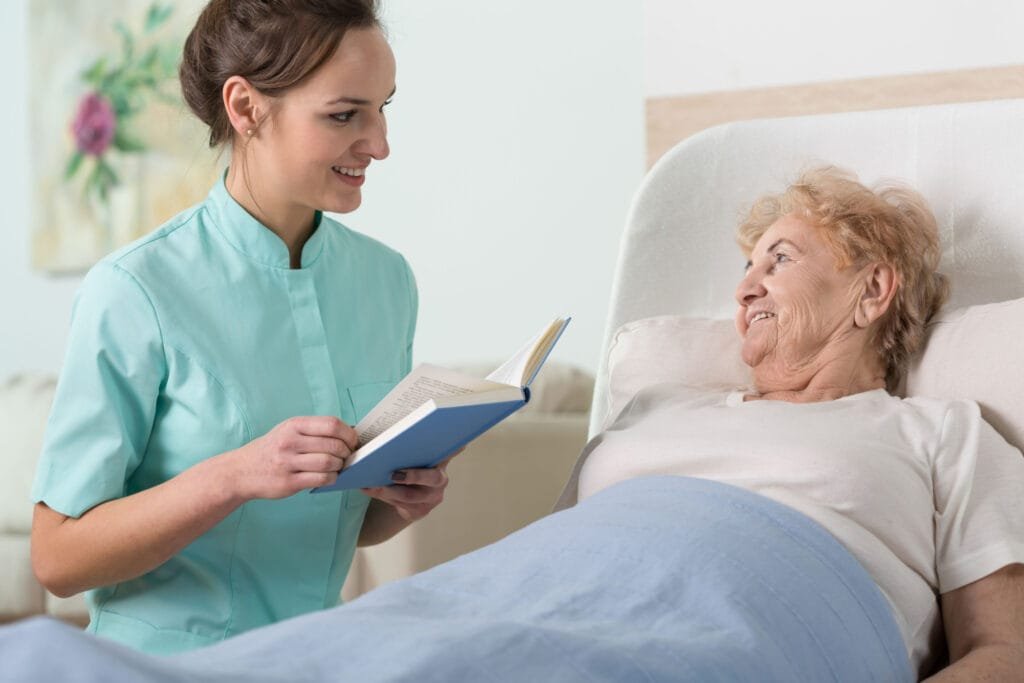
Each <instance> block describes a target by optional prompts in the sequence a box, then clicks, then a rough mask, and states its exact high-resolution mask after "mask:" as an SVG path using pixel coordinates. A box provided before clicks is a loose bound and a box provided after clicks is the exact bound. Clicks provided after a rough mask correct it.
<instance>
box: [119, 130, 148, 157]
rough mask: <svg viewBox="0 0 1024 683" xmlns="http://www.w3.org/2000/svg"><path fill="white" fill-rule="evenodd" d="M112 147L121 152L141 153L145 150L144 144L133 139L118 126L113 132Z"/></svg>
mask: <svg viewBox="0 0 1024 683" xmlns="http://www.w3.org/2000/svg"><path fill="white" fill-rule="evenodd" d="M114 147H116V148H117V149H118V150H120V151H122V152H142V151H145V149H146V145H145V143H144V142H142V141H141V140H138V139H136V138H133V137H132V136H131V135H130V134H129V133H128V132H127V131H125V130H124V127H122V126H118V128H117V130H116V131H115V132H114Z"/></svg>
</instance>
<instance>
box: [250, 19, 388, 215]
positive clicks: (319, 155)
mask: <svg viewBox="0 0 1024 683" xmlns="http://www.w3.org/2000/svg"><path fill="white" fill-rule="evenodd" d="M394 91H395V58H394V55H393V54H392V52H391V48H390V47H389V46H388V44H387V41H386V40H385V39H384V36H383V35H382V34H381V32H380V30H379V29H377V28H363V29H352V30H349V31H347V32H346V33H345V36H344V38H343V39H342V41H341V44H340V45H339V46H338V49H337V51H336V52H335V53H334V55H333V56H332V57H331V58H330V59H329V60H328V61H326V62H325V63H324V64H323V65H322V66H321V67H320V68H318V69H317V70H316V71H314V72H313V74H311V75H310V76H309V77H308V78H307V79H306V80H304V81H302V82H301V83H300V84H299V85H298V86H296V87H294V88H292V89H291V90H289V91H287V92H286V93H285V94H284V95H283V96H282V97H279V98H277V99H276V100H275V101H274V105H273V107H272V109H271V111H272V114H271V116H269V117H268V118H267V120H266V121H265V122H264V124H263V125H262V126H261V127H260V130H259V137H260V140H259V143H260V144H259V146H258V147H256V146H253V151H254V155H253V156H252V157H250V159H249V160H248V162H249V169H248V170H249V172H250V173H253V172H254V171H255V172H256V173H257V174H258V175H259V176H260V182H259V185H260V191H261V192H260V193H261V194H262V193H271V194H272V196H273V197H274V199H276V200H278V201H280V202H282V203H284V204H291V208H292V209H314V210H320V211H331V212H336V213H346V212H348V211H353V210H354V209H356V208H357V207H358V206H359V204H360V203H361V202H362V190H361V189H360V188H361V187H362V186H363V183H364V182H366V180H367V178H368V176H369V171H368V167H369V166H370V164H371V162H372V161H375V160H378V161H379V160H381V159H384V158H386V157H387V156H388V153H389V151H390V150H389V148H388V141H387V122H386V121H385V118H384V106H385V105H386V104H388V103H389V101H390V98H391V96H392V95H393V94H394ZM257 199H258V200H261V198H260V197H257ZM278 201H274V202H273V203H275V204H277V203H278Z"/></svg>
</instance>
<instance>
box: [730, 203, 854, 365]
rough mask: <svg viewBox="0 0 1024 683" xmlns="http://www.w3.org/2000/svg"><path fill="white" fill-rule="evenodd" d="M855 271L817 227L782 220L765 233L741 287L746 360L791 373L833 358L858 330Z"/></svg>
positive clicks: (741, 327) (740, 318)
mask: <svg viewBox="0 0 1024 683" xmlns="http://www.w3.org/2000/svg"><path fill="white" fill-rule="evenodd" d="M859 296H860V291H859V289H858V287H857V286H856V269H855V268H852V267H848V268H844V269H842V270H839V269H837V262H836V259H835V257H834V256H833V254H832V252H831V250H830V249H829V247H828V245H827V244H825V242H824V241H823V240H822V239H821V237H820V236H819V234H818V229H817V228H816V227H814V226H813V225H811V224H809V223H807V222H806V221H804V220H803V219H801V218H798V217H796V216H792V215H789V216H783V217H782V218H780V219H779V220H777V221H776V222H775V223H773V224H772V226H771V227H770V228H768V230H767V231H766V232H765V233H764V235H762V236H761V239H760V240H758V242H757V244H756V245H755V246H754V251H753V252H752V253H751V255H750V262H749V264H748V266H747V271H746V275H745V276H744V277H743V279H742V280H741V281H740V284H739V287H737V288H736V301H737V302H738V303H739V309H738V310H737V312H736V329H737V330H738V331H739V333H740V336H741V337H743V361H744V362H745V363H746V364H747V365H749V366H750V367H752V368H754V369H755V371H756V370H757V369H758V367H759V366H762V365H765V366H768V367H772V368H775V369H777V370H778V371H785V372H790V371H793V370H799V369H803V368H806V367H810V366H814V365H815V364H816V363H817V362H819V361H821V360H823V359H824V360H827V355H828V349H829V347H830V346H831V345H832V344H833V343H834V342H837V341H839V340H841V339H842V338H843V336H844V335H846V334H849V333H851V332H852V331H853V327H854V319H853V316H854V310H855V307H856V303H857V301H858V298H859Z"/></svg>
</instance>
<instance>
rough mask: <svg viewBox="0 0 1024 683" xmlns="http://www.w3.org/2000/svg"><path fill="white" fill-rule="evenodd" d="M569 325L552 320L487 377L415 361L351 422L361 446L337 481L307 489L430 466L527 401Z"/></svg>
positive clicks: (375, 481) (339, 486) (364, 483)
mask: <svg viewBox="0 0 1024 683" xmlns="http://www.w3.org/2000/svg"><path fill="white" fill-rule="evenodd" d="M568 324H569V318H564V319H563V318H557V319H556V320H555V321H554V322H552V323H551V324H550V325H548V326H547V327H545V328H544V329H543V330H541V332H540V334H538V335H537V336H536V337H535V338H534V339H532V340H531V341H530V342H529V343H527V345H526V346H525V347H523V349H521V350H520V351H519V352H518V353H517V354H516V355H514V356H513V357H512V358H510V359H509V360H508V361H507V362H506V363H504V364H502V366H501V367H499V368H498V369H497V370H495V371H494V372H493V373H491V374H490V375H489V376H488V377H487V378H486V379H479V378H475V377H468V376H465V375H462V374H460V373H458V372H455V371H453V370H447V369H445V368H440V367H437V366H432V365H426V364H423V365H420V366H417V368H416V369H415V370H414V371H413V372H412V373H410V374H409V376H408V377H406V378H405V379H403V380H402V382H400V383H399V384H398V386H396V387H395V388H394V389H393V390H392V391H391V392H390V393H388V395H387V396H385V397H384V399H383V400H381V402H380V403H379V404H377V406H375V407H374V409H373V410H371V411H370V413H369V414H368V415H366V416H365V417H364V418H363V419H362V420H360V422H359V424H358V425H356V432H357V433H358V434H359V436H360V441H361V443H362V446H360V448H359V449H358V450H356V451H355V453H353V454H352V456H351V459H350V462H349V464H348V465H347V466H346V467H345V469H343V470H342V471H341V472H340V473H339V474H338V479H337V481H335V482H334V483H333V484H331V485H329V486H320V487H317V488H315V489H312V492H313V493H323V492H326V491H338V490H343V489H358V488H371V487H377V486H389V485H391V484H393V483H394V482H393V481H392V479H391V474H392V473H393V472H395V471H396V470H403V469H417V468H425V467H434V466H436V465H437V464H438V463H440V462H441V461H443V460H444V459H445V458H447V457H449V456H450V455H452V454H453V453H455V452H456V451H457V450H459V449H460V448H462V447H463V446H465V445H466V444H467V443H469V442H470V441H472V440H473V439H475V438H476V437H478V436H479V435H480V434H483V433H484V432H485V431H487V430H488V429H490V428H491V427H493V426H494V425H496V424H497V423H499V422H501V421H502V420H504V419H505V418H506V417H508V416H509V415H511V414H512V413H514V412H515V411H517V410H519V409H520V408H522V407H523V406H524V405H526V403H527V401H529V400H530V389H529V385H530V384H531V383H532V382H533V380H534V378H535V377H536V376H537V373H538V372H539V370H540V366H541V365H543V363H544V361H545V360H547V357H548V355H549V354H550V353H551V349H552V347H554V345H555V343H556V342H557V341H558V339H559V338H560V337H561V335H562V332H563V331H564V330H565V327H566V326H567V325H568ZM513 381H515V383H514V384H513Z"/></svg>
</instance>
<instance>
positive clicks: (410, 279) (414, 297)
mask: <svg viewBox="0 0 1024 683" xmlns="http://www.w3.org/2000/svg"><path fill="white" fill-rule="evenodd" d="M402 264H403V265H404V266H405V277H406V285H407V287H408V289H409V333H408V335H407V337H406V349H405V350H406V354H405V363H406V367H405V368H404V372H403V375H408V374H409V373H410V372H411V371H412V346H413V340H414V339H415V337H416V319H417V317H418V316H419V305H420V296H419V291H418V290H417V288H416V276H415V275H413V272H412V268H411V267H410V266H409V262H408V261H406V260H405V257H404V256H403V257H402Z"/></svg>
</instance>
